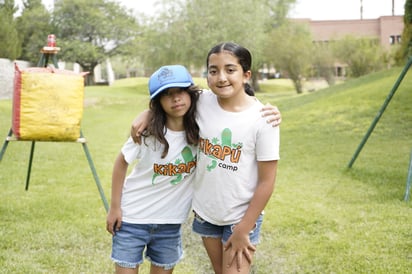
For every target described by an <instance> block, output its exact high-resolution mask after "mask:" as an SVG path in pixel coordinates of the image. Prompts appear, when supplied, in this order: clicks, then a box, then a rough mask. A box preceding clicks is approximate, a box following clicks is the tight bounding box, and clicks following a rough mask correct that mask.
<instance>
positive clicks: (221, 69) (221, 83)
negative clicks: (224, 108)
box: [207, 51, 251, 99]
mask: <svg viewBox="0 0 412 274" xmlns="http://www.w3.org/2000/svg"><path fill="white" fill-rule="evenodd" d="M207 69H208V74H207V83H208V86H209V88H210V89H211V90H212V91H213V93H215V94H216V96H217V97H218V98H219V99H229V98H233V97H236V96H244V94H245V88H244V84H245V83H246V82H247V81H248V80H249V79H250V77H251V71H246V72H244V71H243V69H242V67H241V65H240V64H239V60H238V58H236V57H235V56H233V55H232V54H231V53H229V52H227V51H222V52H219V53H213V54H211V55H210V56H209V59H208V68H207Z"/></svg>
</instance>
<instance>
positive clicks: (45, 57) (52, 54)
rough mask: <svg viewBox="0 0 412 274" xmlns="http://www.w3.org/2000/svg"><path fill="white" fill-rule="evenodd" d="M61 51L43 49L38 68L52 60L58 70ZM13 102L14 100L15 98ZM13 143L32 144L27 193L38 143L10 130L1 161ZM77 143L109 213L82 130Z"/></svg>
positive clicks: (57, 49) (2, 150) (2, 149)
mask: <svg viewBox="0 0 412 274" xmlns="http://www.w3.org/2000/svg"><path fill="white" fill-rule="evenodd" d="M59 50H60V48H57V47H43V49H42V50H41V51H40V52H41V57H40V60H39V62H38V64H37V66H38V67H47V66H48V63H49V61H50V60H51V61H52V63H53V65H54V67H55V68H57V67H58V66H57V58H56V54H57V52H58V51H59ZM13 100H14V98H13ZM11 141H29V142H31V149H30V156H29V164H28V169H27V176H26V186H25V190H26V191H27V190H28V189H29V183H30V175H31V168H32V163H33V155H34V149H35V144H36V141H35V140H19V138H17V137H16V134H15V133H14V132H13V129H12V128H10V130H9V133H8V135H7V137H6V139H5V141H4V143H3V146H2V148H1V151H0V161H1V160H2V158H3V155H4V154H5V153H6V149H7V146H8V144H9V142H11ZM75 142H77V143H80V144H82V146H83V150H84V153H85V155H86V158H87V161H88V163H89V166H90V169H91V171H92V174H93V177H94V180H95V182H96V186H97V189H98V191H99V194H100V197H101V199H102V202H103V205H104V208H105V210H106V212H107V211H108V208H109V206H108V202H107V199H106V196H105V194H104V191H103V188H102V186H101V183H100V180H99V177H98V175H97V172H96V168H95V166H94V163H93V160H92V157H91V155H90V152H89V149H88V147H87V140H86V138H85V137H84V136H83V133H82V131H81V130H80V136H79V138H77V140H76V141H75Z"/></svg>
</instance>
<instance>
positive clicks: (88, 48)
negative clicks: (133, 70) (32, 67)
mask: <svg viewBox="0 0 412 274" xmlns="http://www.w3.org/2000/svg"><path fill="white" fill-rule="evenodd" d="M52 22H53V26H54V28H55V31H54V32H55V34H56V36H57V39H58V41H59V45H60V47H61V48H62V50H61V52H60V56H61V58H62V59H64V60H65V61H71V62H76V63H78V64H79V65H80V66H81V67H82V69H83V71H88V72H90V74H89V75H88V77H87V81H86V83H87V84H91V83H92V82H93V76H94V75H93V70H94V68H95V67H96V66H97V65H98V64H100V63H102V62H103V61H104V60H105V59H106V58H108V57H111V56H115V55H118V54H121V53H122V52H123V50H124V49H125V48H126V45H127V44H128V43H129V42H130V41H131V40H132V39H133V38H134V37H135V36H137V35H139V33H138V30H139V28H138V27H139V26H138V24H137V22H136V19H135V17H134V16H132V13H131V11H130V10H126V9H124V8H123V7H121V6H120V5H119V4H118V3H117V2H111V1H109V0H89V1H83V0H60V1H56V2H55V7H54V12H53V18H52Z"/></svg>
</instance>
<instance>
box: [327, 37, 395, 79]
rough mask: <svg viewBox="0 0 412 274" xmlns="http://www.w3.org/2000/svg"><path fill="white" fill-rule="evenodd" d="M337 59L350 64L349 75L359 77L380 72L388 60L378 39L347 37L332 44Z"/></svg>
mask: <svg viewBox="0 0 412 274" xmlns="http://www.w3.org/2000/svg"><path fill="white" fill-rule="evenodd" d="M332 46H333V51H334V54H335V57H336V58H337V59H338V60H341V61H343V62H345V63H346V64H348V74H349V76H352V77H359V76H362V75H366V74H368V73H371V72H374V71H377V70H380V69H382V68H383V67H384V65H385V63H384V61H383V60H387V59H388V58H386V56H385V50H384V49H383V47H382V46H381V45H380V43H379V41H378V40H377V39H370V38H358V37H353V36H350V35H349V36H345V37H344V38H342V39H340V40H336V41H334V42H333V43H332Z"/></svg>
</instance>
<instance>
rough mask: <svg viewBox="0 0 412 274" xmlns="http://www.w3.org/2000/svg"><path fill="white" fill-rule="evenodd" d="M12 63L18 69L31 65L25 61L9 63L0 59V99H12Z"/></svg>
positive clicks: (9, 61)
mask: <svg viewBox="0 0 412 274" xmlns="http://www.w3.org/2000/svg"><path fill="white" fill-rule="evenodd" d="M14 63H17V65H18V66H19V68H27V67H30V65H31V63H29V62H26V61H18V60H17V61H11V60H9V59H4V58H0V99H11V98H12V97H13V87H14V84H13V81H14Z"/></svg>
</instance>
